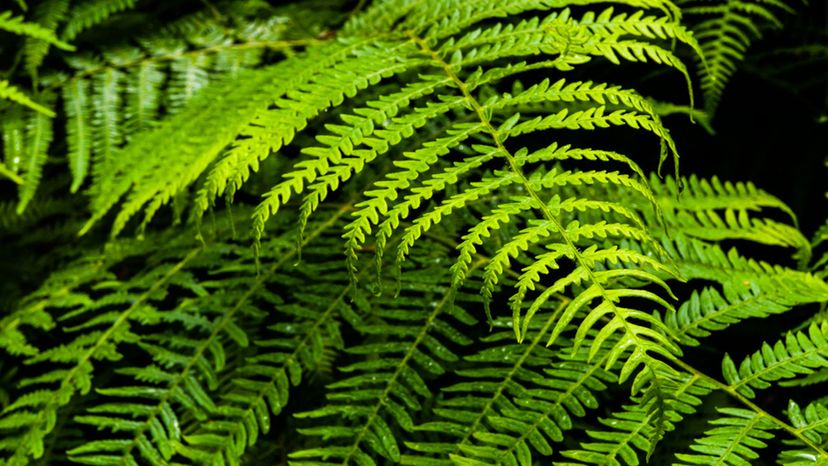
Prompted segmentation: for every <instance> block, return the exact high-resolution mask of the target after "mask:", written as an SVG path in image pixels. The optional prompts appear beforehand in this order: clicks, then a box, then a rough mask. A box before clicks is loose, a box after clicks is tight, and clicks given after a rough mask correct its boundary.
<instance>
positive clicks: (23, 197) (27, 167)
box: [17, 93, 54, 213]
mask: <svg viewBox="0 0 828 466" xmlns="http://www.w3.org/2000/svg"><path fill="white" fill-rule="evenodd" d="M42 99H43V101H44V102H45V103H46V105H47V106H48V105H50V104H51V102H53V100H54V96H53V95H52V94H48V93H47V94H45V95H43V97H42ZM52 136H53V132H52V121H51V119H50V118H49V116H48V115H46V114H44V113H41V112H37V113H33V114H31V115H30V116H29V118H28V121H26V128H25V137H24V139H23V140H24V144H25V146H24V148H23V152H22V159H21V160H19V161H18V163H19V165H20V167H21V170H20V172H21V175H20V177H21V178H22V181H23V183H22V184H21V186H20V189H19V193H20V200H19V201H18V204H17V212H18V213H21V212H23V211H24V210H26V206H27V205H28V204H29V202H31V201H32V199H33V198H34V196H35V193H36V191H37V187H38V185H39V184H40V178H41V176H42V174H43V166H44V165H45V164H46V160H47V158H48V156H49V154H48V151H49V145H50V144H51V143H52Z"/></svg>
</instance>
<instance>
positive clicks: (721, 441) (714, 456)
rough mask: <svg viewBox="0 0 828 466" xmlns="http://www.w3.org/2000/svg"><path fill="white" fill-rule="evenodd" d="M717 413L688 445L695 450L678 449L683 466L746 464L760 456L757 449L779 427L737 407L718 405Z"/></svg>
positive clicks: (764, 443)
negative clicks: (700, 433)
mask: <svg viewBox="0 0 828 466" xmlns="http://www.w3.org/2000/svg"><path fill="white" fill-rule="evenodd" d="M717 411H718V412H719V414H720V417H719V418H717V419H714V420H712V421H710V425H711V427H712V428H711V429H710V430H708V431H707V432H705V436H704V437H701V438H698V439H696V441H695V442H694V443H693V445H691V446H690V449H691V450H693V451H694V452H696V453H692V454H689V453H679V454H677V455H676V457H677V458H678V459H679V463H677V464H680V465H682V466H684V465H691V464H710V463H711V462H712V463H714V464H716V463H718V464H726V465H730V464H746V463H749V462H750V461H752V460H755V459H757V458H759V454H758V453H757V452H756V450H758V449H760V448H765V447H766V446H767V443H766V441H767V440H770V439H772V438H773V437H774V434H773V433H772V431H774V430H776V429H778V426H776V425H775V424H774V423H773V422H771V420H770V419H768V417H767V416H766V415H764V414H762V413H755V412H753V411H749V410H746V409H739V408H718V409H717Z"/></svg>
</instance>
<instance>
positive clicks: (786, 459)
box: [779, 400, 828, 466]
mask: <svg viewBox="0 0 828 466" xmlns="http://www.w3.org/2000/svg"><path fill="white" fill-rule="evenodd" d="M787 414H788V418H789V419H790V421H791V425H792V426H793V427H794V428H796V431H797V432H799V433H801V434H802V435H803V436H804V437H805V438H807V439H808V440H809V441H811V442H813V443H814V444H816V445H822V444H824V439H825V436H826V435H828V421H827V420H828V407H826V406H825V405H824V404H822V403H820V402H814V403H811V404H809V405H808V406H806V407H805V409H804V410H803V409H802V408H801V407H800V406H799V405H798V404H796V403H795V402H794V401H793V400H791V401H790V402H788V413H787ZM785 443H786V447H785V450H784V451H782V453H781V454H780V455H779V462H780V463H782V464H785V465H790V466H805V465H806V464H819V463H820V462H821V461H825V460H826V459H828V455H825V454H822V455H820V456H819V457H817V456H816V455H815V454H814V452H813V449H812V448H808V447H807V446H806V445H804V443H803V442H801V441H791V440H788V441H786V442H785Z"/></svg>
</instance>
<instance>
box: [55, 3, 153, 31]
mask: <svg viewBox="0 0 828 466" xmlns="http://www.w3.org/2000/svg"><path fill="white" fill-rule="evenodd" d="M137 1H138V0H83V1H82V2H80V3H78V4H77V5H73V6H72V9H71V10H70V11H69V14H68V18H67V20H66V25H65V26H64V27H63V31H62V32H61V34H60V37H61V38H62V39H64V40H72V39H74V38H75V37H77V36H78V34H80V33H81V32H83V31H85V30H86V29H89V28H91V27H92V26H94V25H96V24H100V23H102V22H104V21H105V20H106V19H107V18H109V17H110V16H112V15H114V14H116V13H120V12H122V11H126V10H129V9H131V8H134V7H135V4H136V3H137Z"/></svg>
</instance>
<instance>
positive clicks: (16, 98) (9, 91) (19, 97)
mask: <svg viewBox="0 0 828 466" xmlns="http://www.w3.org/2000/svg"><path fill="white" fill-rule="evenodd" d="M0 99H3V100H10V101H12V102H14V103H16V104H19V105H23V106H25V107H28V108H30V109H32V110H34V111H36V112H39V113H42V114H44V115H46V116H48V117H54V116H55V112H54V111H52V109H50V108H48V107H45V106H43V105H41V104H39V103H37V102H35V101H34V100H33V99H32V98H31V97H29V96H28V95H26V93H25V92H23V91H22V90H20V89H18V88H17V87H15V86H14V85H13V84H11V83H9V82H8V81H6V80H5V79H0Z"/></svg>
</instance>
